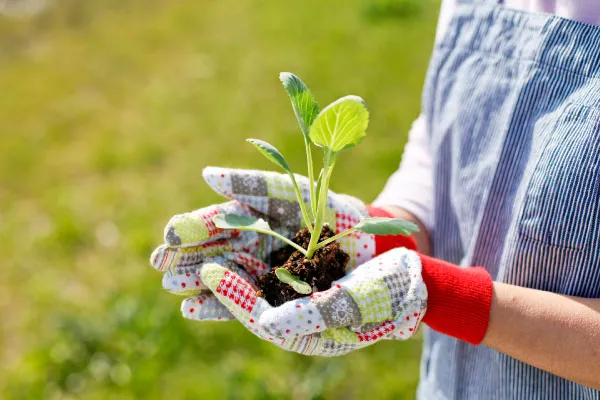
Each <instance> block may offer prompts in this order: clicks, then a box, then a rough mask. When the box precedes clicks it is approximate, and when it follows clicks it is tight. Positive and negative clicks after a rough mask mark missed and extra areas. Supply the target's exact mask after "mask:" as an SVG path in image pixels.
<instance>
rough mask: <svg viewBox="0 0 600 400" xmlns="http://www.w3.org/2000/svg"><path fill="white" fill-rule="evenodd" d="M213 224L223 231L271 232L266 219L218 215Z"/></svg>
mask: <svg viewBox="0 0 600 400" xmlns="http://www.w3.org/2000/svg"><path fill="white" fill-rule="evenodd" d="M213 222H214V223H215V226H216V227H217V228H221V229H240V230H252V231H253V230H260V231H270V230H271V227H270V226H269V224H268V223H267V221H265V220H264V219H262V218H254V217H249V216H247V215H236V214H217V215H215V216H214V217H213Z"/></svg>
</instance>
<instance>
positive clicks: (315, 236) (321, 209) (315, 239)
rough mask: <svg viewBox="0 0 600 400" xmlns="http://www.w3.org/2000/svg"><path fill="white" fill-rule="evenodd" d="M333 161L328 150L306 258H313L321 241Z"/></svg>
mask: <svg viewBox="0 0 600 400" xmlns="http://www.w3.org/2000/svg"><path fill="white" fill-rule="evenodd" d="M331 161H332V157H331V153H330V152H329V151H328V152H326V153H325V160H324V162H323V168H324V170H323V177H322V178H321V179H322V181H321V190H320V191H319V204H318V207H317V216H316V218H315V230H314V231H313V232H312V235H311V236H310V242H309V243H308V250H307V254H306V258H308V259H310V258H312V256H313V254H314V253H315V250H317V244H318V243H319V238H320V236H321V231H322V230H323V225H324V222H325V221H324V218H325V210H326V209H327V195H328V193H329V179H330V178H331V172H332V171H333V167H334V165H335V162H332V163H331V165H329V164H330V162H331Z"/></svg>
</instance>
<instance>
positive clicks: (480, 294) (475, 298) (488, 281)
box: [367, 206, 492, 345]
mask: <svg viewBox="0 0 600 400" xmlns="http://www.w3.org/2000/svg"><path fill="white" fill-rule="evenodd" d="M367 208H368V210H369V214H370V215H371V216H372V217H387V218H393V217H394V216H393V215H392V214H390V213H389V212H387V211H386V210H383V209H381V208H378V207H373V206H367ZM396 247H406V248H407V249H409V250H415V251H416V250H417V243H416V242H415V239H414V238H413V237H412V236H402V235H398V236H375V255H376V256H377V255H379V254H382V253H385V252H386V251H388V250H391V249H393V248H396ZM419 257H420V258H421V264H422V268H423V269H422V276H423V282H424V283H425V286H426V287H427V312H426V313H425V315H424V317H423V322H425V323H426V324H427V325H428V326H429V327H430V328H432V329H434V330H436V331H438V332H441V333H443V334H446V335H449V336H452V337H455V338H457V339H460V340H464V341H465V342H468V343H471V344H475V345H477V344H479V343H481V341H482V340H483V337H484V336H485V333H486V331H487V326H488V322H489V319H490V307H491V305H492V278H491V276H490V274H489V273H488V272H487V271H486V270H485V269H484V268H481V267H468V268H462V267H459V266H456V265H454V264H451V263H448V262H445V261H442V260H439V259H436V258H431V257H427V256H424V255H422V254H419Z"/></svg>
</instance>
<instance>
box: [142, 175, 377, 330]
mask: <svg viewBox="0 0 600 400" xmlns="http://www.w3.org/2000/svg"><path fill="white" fill-rule="evenodd" d="M203 177H204V179H205V180H206V182H207V183H208V184H209V185H210V186H211V188H213V189H214V190H215V191H216V192H217V193H219V194H222V195H223V196H225V197H227V198H229V199H231V201H230V202H227V203H223V204H218V205H212V206H209V207H206V208H202V209H199V210H196V211H193V212H189V213H185V214H180V215H176V216H174V217H173V218H171V220H170V221H169V222H168V224H167V226H166V227H165V234H164V238H165V243H164V244H163V245H161V246H159V247H158V248H156V249H155V250H154V252H153V253H152V256H151V257H150V262H151V264H152V265H153V266H154V267H155V268H156V269H158V270H159V271H161V272H163V273H164V275H163V282H162V284H163V287H164V288H165V289H166V290H168V291H170V292H172V293H175V294H180V295H185V296H188V298H186V299H185V300H184V301H183V304H182V312H183V315H184V316H185V317H186V318H190V319H195V320H231V319H233V318H234V317H233V316H232V315H231V314H230V313H229V311H228V310H227V309H226V308H225V307H224V306H223V304H221V303H220V302H219V301H217V300H215V298H214V297H213V296H212V294H210V291H209V290H208V288H207V286H206V285H205V284H204V282H203V281H202V278H201V276H200V270H201V268H202V267H203V265H204V264H206V263H213V264H214V263H218V264H221V265H222V266H223V267H226V268H228V269H230V270H234V271H235V272H237V274H238V275H241V276H243V277H244V279H247V280H248V281H252V280H253V279H254V277H256V276H259V275H262V274H264V273H266V272H267V271H268V270H269V267H268V265H267V263H266V261H267V257H268V255H269V254H270V253H271V252H272V251H274V250H277V249H278V248H280V247H282V246H283V245H284V244H283V243H282V242H281V241H279V240H277V239H275V238H273V237H272V236H269V235H259V234H257V233H256V232H252V231H238V230H221V229H217V228H216V227H215V226H214V223H213V222H212V218H213V217H214V216H215V215H217V214H220V213H230V214H238V215H251V216H255V217H261V218H263V219H265V220H266V221H267V222H269V225H270V226H271V228H273V229H274V230H275V231H277V232H279V233H280V234H282V235H284V236H286V237H288V238H291V237H293V236H294V234H295V233H296V232H297V231H298V230H299V229H300V228H302V226H303V219H302V214H301V211H300V206H299V205H298V202H297V200H296V197H295V194H294V189H293V186H292V182H291V179H290V177H289V176H288V175H286V174H279V173H276V172H266V171H254V170H241V169H225V168H217V167H208V168H206V169H205V170H204V171H203ZM296 179H297V182H298V186H299V187H300V191H301V193H302V194H303V197H304V200H305V202H306V203H308V202H309V191H308V189H309V184H308V180H307V179H306V178H305V177H302V176H297V177H296ZM308 208H310V207H308ZM364 216H368V211H367V208H366V206H365V205H364V203H362V202H361V201H360V200H358V199H356V198H354V197H351V196H346V195H339V194H335V193H333V192H329V198H328V201H327V211H326V222H327V223H328V224H329V226H330V227H331V228H332V229H333V230H335V231H336V233H337V232H341V231H343V230H345V229H347V228H349V227H351V226H354V225H355V224H356V223H357V222H358V221H359V220H360V219H361V218H362V217H364ZM340 244H341V247H342V249H343V250H345V251H346V252H347V253H349V254H350V255H351V258H350V262H349V268H354V267H355V266H356V265H360V264H362V263H363V262H365V261H367V260H369V259H371V258H373V256H374V252H375V238H374V236H373V235H369V234H365V233H361V232H356V233H354V234H352V235H349V236H346V237H344V238H343V239H341V240H340Z"/></svg>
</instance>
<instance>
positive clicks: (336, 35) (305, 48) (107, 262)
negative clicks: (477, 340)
mask: <svg viewBox="0 0 600 400" xmlns="http://www.w3.org/2000/svg"><path fill="white" fill-rule="evenodd" d="M389 3H390V2H385V3H381V4H382V5H383V7H384V8H383V9H384V11H385V7H387V6H386V4H389ZM398 3H402V1H398ZM407 3H410V7H409V8H410V9H411V10H412V11H411V13H409V14H407V15H400V17H401V18H400V17H399V16H398V15H396V14H393V13H392V14H391V15H390V18H379V17H378V18H375V19H374V18H372V15H371V14H369V13H370V11H369V10H371V9H372V8H370V7H368V4H367V3H364V2H361V1H340V0H334V1H328V2H323V1H316V0H307V1H304V2H291V3H290V2H253V1H249V0H236V1H221V2H205V1H200V2H175V1H166V0H152V1H149V0H147V1H141V0H127V1H122V0H121V1H116V0H110V1H102V2H100V1H90V2H81V1H75V0H69V1H66V0H65V1H63V2H58V1H57V2H54V6H53V7H52V8H50V9H49V10H48V11H47V13H46V14H42V15H40V16H38V17H37V18H35V19H30V20H12V19H7V18H1V19H0V46H1V50H2V51H1V52H0V87H1V88H2V96H0V107H1V109H2V112H0V221H1V222H2V223H1V224H0V250H1V251H2V267H1V268H0V282H2V284H1V290H0V314H1V315H2V325H1V328H0V341H1V342H0V372H1V373H2V375H1V378H0V393H2V395H0V397H2V398H15V399H24V398H32V399H40V398H61V396H62V397H64V398H69V396H76V397H80V398H86V399H107V398H109V397H110V398H145V399H163V398H173V399H180V398H201V397H200V396H204V397H202V398H224V397H227V398H232V399H237V398H277V399H279V398H294V399H304V398H365V397H367V395H374V394H378V395H379V398H399V397H406V398H412V397H413V396H414V390H415V386H416V382H417V377H418V355H419V344H418V342H417V341H411V342H406V343H399V342H389V343H382V344H378V345H377V346H373V347H372V348H369V349H366V350H363V351H360V352H357V353H356V354H352V355H349V356H346V357H342V358H337V359H317V358H314V359H313V358H307V357H302V356H299V355H295V354H291V353H286V352H283V351H281V350H279V349H277V348H275V347H273V346H271V345H269V344H267V343H262V342H260V341H259V340H258V339H256V338H255V337H254V336H253V335H251V334H249V333H247V332H246V331H245V330H244V329H243V328H241V327H240V326H238V325H237V324H234V323H231V324H217V323H209V324H202V325H201V324H198V323H193V322H190V321H186V320H183V319H182V318H181V317H180V313H179V302H180V300H181V299H180V298H177V297H175V296H173V295H169V294H167V293H165V292H163V291H162V290H161V288H160V276H159V275H158V274H157V273H156V272H154V271H153V270H152V268H151V267H150V266H149V264H148V261H147V259H148V256H149V254H150V252H151V251H152V248H153V246H155V245H156V244H158V243H159V242H160V241H161V238H162V228H163V226H164V224H165V223H166V221H167V220H168V219H169V217H170V216H171V215H173V214H175V213H179V212H184V211H188V210H191V209H194V208H198V207H201V206H205V205H208V204H210V203H212V202H215V201H221V199H220V198H219V197H218V196H217V195H216V194H214V193H212V192H211V191H210V190H209V189H208V187H207V185H205V184H204V183H203V181H202V178H201V173H200V172H201V170H202V168H203V167H204V166H206V165H220V166H234V167H252V168H268V169H271V165H270V164H269V163H268V162H267V161H266V160H263V159H262V157H261V156H260V155H259V154H258V153H257V152H255V151H254V150H253V149H252V148H251V146H250V145H248V144H247V143H245V142H244V138H246V137H253V136H254V137H260V138H261V139H264V140H268V141H269V142H271V143H273V144H274V145H275V146H277V147H278V148H279V149H280V150H282V152H283V153H284V154H285V156H286V158H287V159H288V161H290V164H291V166H292V168H294V170H296V171H301V168H302V166H303V165H305V162H304V158H303V157H304V151H303V148H302V139H301V136H300V132H299V130H298V128H297V126H296V122H295V120H294V117H293V113H292V111H291V108H290V106H289V103H288V100H287V98H286V95H285V93H284V91H283V90H282V89H281V87H280V84H279V81H278V73H279V72H280V71H292V72H294V73H296V74H298V75H299V76H300V77H301V78H302V79H303V80H304V81H305V82H306V83H307V84H308V85H309V86H310V87H311V89H312V90H313V92H314V94H315V95H316V97H317V99H318V100H319V102H320V103H321V104H326V103H329V102H330V101H332V100H334V99H336V98H337V97H339V96H341V95H346V94H348V93H354V94H358V95H360V96H361V97H363V98H364V99H365V100H366V102H367V104H368V105H369V108H370V110H371V124H370V129H369V134H368V137H367V138H366V140H365V141H364V143H363V144H361V146H360V147H358V148H357V149H356V150H354V151H352V153H351V157H343V158H342V159H341V160H340V163H339V165H338V167H337V172H336V174H335V176H334V178H333V182H332V189H333V190H336V191H340V192H346V193H349V194H353V195H356V196H358V197H361V198H362V199H364V200H365V201H370V200H372V199H373V198H374V196H375V195H376V194H377V192H378V190H380V189H381V187H382V185H383V184H384V182H385V180H386V178H387V176H388V175H389V174H390V173H391V172H392V171H393V170H394V169H395V168H396V166H397V164H398V161H399V157H400V155H401V150H402V147H403V144H404V142H405V140H406V133H407V131H408V129H409V126H410V123H411V121H412V120H413V119H414V118H415V117H416V115H417V113H418V110H419V103H420V90H421V86H422V83H423V78H424V74H425V70H426V67H427V61H428V58H429V55H430V52H431V46H432V40H433V30H434V26H435V22H436V18H437V2H433V1H432V2H428V1H425V2H422V3H421V6H419V7H416V8H414V9H413V8H411V7H415V6H414V4H415V2H413V1H408V0H407ZM384 14H385V13H384ZM383 16H384V17H385V15H383ZM349 154H350V153H349Z"/></svg>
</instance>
